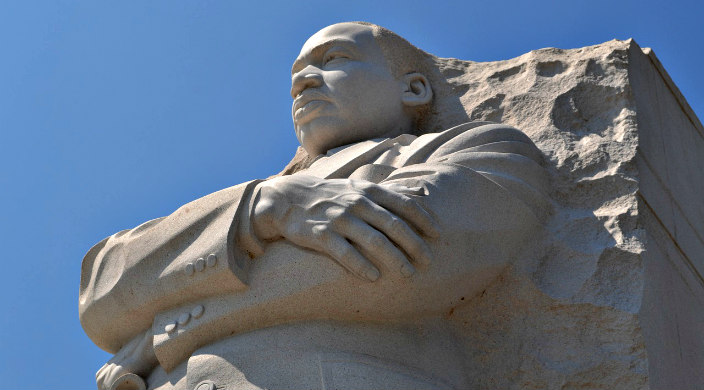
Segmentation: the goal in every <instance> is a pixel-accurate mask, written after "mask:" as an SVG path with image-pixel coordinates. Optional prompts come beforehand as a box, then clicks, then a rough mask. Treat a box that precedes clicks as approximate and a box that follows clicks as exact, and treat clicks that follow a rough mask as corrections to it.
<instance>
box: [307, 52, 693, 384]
mask: <svg viewBox="0 0 704 390" xmlns="http://www.w3.org/2000/svg"><path fill="white" fill-rule="evenodd" d="M437 63H438V65H439V66H440V68H441V69H442V73H443V75H444V76H445V77H447V79H448V82H449V84H448V85H447V86H446V87H444V88H440V91H439V93H438V95H439V98H440V99H446V100H447V101H448V103H447V104H441V105H440V106H439V108H438V112H437V113H436V117H437V118H438V120H437V121H436V122H435V123H436V125H437V126H436V127H437V128H432V129H430V131H436V130H438V129H442V128H446V127H449V126H452V125H453V124H456V123H461V122H464V121H466V120H467V119H468V118H469V119H470V120H489V121H495V122H501V123H506V124H510V125H513V126H515V127H517V128H519V129H521V130H522V131H524V132H526V133H527V134H528V135H529V136H530V137H531V138H532V139H533V141H534V142H535V143H536V144H537V145H538V146H539V147H540V149H541V150H542V151H543V153H544V154H545V156H546V159H547V163H548V164H547V166H548V167H549V169H550V170H551V173H552V184H553V187H552V188H553V192H552V194H551V195H552V199H553V201H554V206H555V213H554V215H553V217H552V219H551V221H550V222H549V232H550V233H551V234H548V236H547V237H546V244H545V245H544V247H543V251H542V252H541V253H538V254H536V256H535V257H534V259H533V260H531V259H527V261H526V262H525V263H523V266H522V267H520V269H513V270H512V272H509V273H507V275H505V276H504V277H502V278H500V279H499V280H497V281H496V283H495V284H494V285H493V286H492V287H491V288H488V289H486V291H484V292H482V293H481V294H480V295H478V296H475V297H465V299H464V300H463V301H461V302H457V306H456V307H455V309H454V310H452V311H451V312H448V313H447V315H448V316H449V317H451V318H454V322H455V324H456V325H457V327H458V332H459V333H460V334H464V335H466V343H467V346H468V348H469V350H470V351H473V353H472V354H471V356H470V361H471V363H469V364H468V367H470V368H468V370H470V371H471V372H472V374H471V375H470V377H471V378H473V380H474V385H475V386H476V388H478V389H493V388H507V389H524V388H536V389H537V388H539V389H613V388H618V389H647V388H652V389H699V388H702V387H704V370H702V367H703V366H704V353H703V352H702V351H704V338H702V337H701V334H702V331H704V312H703V311H702V310H701V307H702V306H703V305H704V279H703V278H702V274H704V255H703V254H704V238H703V237H704V222H703V221H704V202H703V201H702V197H701V194H702V193H704V170H702V167H704V127H702V124H701V122H700V121H699V120H698V119H697V117H696V115H695V114H694V112H693V111H692V110H691V108H690V107H689V105H688V104H687V102H686V101H685V99H684V97H683V96H682V95H681V94H680V92H679V90H678V89H677V87H676V86H675V85H674V83H673V82H672V80H671V79H670V78H669V76H668V75H667V73H666V71H665V70H664V68H663V67H662V65H661V64H660V62H659V61H658V59H657V57H655V55H654V54H653V52H652V51H651V50H650V49H647V48H646V49H641V48H640V47H639V46H638V45H637V44H636V43H635V42H634V41H633V40H627V41H618V40H614V41H610V42H606V43H603V44H600V45H595V46H590V47H584V48H579V49H571V50H562V49H555V48H546V49H541V50H535V51H532V52H530V53H527V54H524V55H522V56H520V57H517V58H514V59H510V60H506V61H496V62H487V63H478V62H471V61H462V60H457V59H437ZM457 96H459V97H460V101H461V106H462V107H463V109H461V110H458V105H457V104H452V99H451V98H450V97H457ZM299 152H300V151H299ZM300 160H301V154H300V153H298V154H297V157H296V158H294V160H293V162H294V163H296V162H297V161H300Z"/></svg>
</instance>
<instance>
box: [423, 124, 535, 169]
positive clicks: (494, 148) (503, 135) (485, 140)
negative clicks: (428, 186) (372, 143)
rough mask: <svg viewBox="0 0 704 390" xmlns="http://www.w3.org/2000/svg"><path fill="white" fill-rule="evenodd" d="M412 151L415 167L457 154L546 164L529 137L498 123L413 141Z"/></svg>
mask: <svg viewBox="0 0 704 390" xmlns="http://www.w3.org/2000/svg"><path fill="white" fill-rule="evenodd" d="M411 150H413V152H412V154H413V156H412V157H411V158H410V159H409V163H411V164H417V163H421V162H426V161H434V160H438V159H441V158H443V157H445V156H449V155H453V154H457V153H462V154H465V153H502V154H505V153H508V154H513V155H518V156H523V157H526V158H528V159H530V160H532V161H533V162H535V163H537V164H541V163H542V160H543V159H542V154H541V153H540V150H538V148H537V147H536V146H535V144H534V143H533V141H531V139H530V138H529V137H528V136H527V135H526V134H525V133H523V132H522V131H520V130H518V129H516V128H515V127H512V126H509V125H505V124H501V123H494V122H468V123H463V124H461V125H458V126H455V127H452V128H450V129H447V130H445V131H443V132H440V133H429V134H424V135H422V136H420V137H418V138H417V139H416V140H415V141H413V147H412V148H411ZM506 157H509V156H506Z"/></svg>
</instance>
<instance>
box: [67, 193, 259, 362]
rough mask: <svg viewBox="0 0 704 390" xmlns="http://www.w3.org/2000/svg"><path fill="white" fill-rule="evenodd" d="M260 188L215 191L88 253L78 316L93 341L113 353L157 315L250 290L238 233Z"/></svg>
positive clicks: (113, 236)
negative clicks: (250, 200)
mask: <svg viewBox="0 0 704 390" xmlns="http://www.w3.org/2000/svg"><path fill="white" fill-rule="evenodd" d="M256 184H257V182H249V183H244V184H241V185H237V186H234V187H230V188H227V189H224V190H222V191H218V192H215V193H213V194H210V195H208V196H205V197H203V198H200V199H197V200H195V201H193V202H191V203H188V204H186V205H184V206H182V207H180V208H179V209H178V210H176V211H175V212H174V213H173V214H171V215H169V216H167V217H163V218H158V219H155V220H152V221H149V222H146V223H144V224H142V225H140V226H138V227H136V228H134V229H131V230H125V231H122V232H119V233H117V234H114V235H112V236H110V237H108V238H106V239H104V240H102V241H101V242H99V243H98V244H96V245H95V246H94V247H93V248H91V249H90V251H88V253H87V254H86V256H85V257H84V258H83V263H82V266H81V284H80V291H79V316H80V320H81V324H82V325H83V328H84V330H85V332H86V334H88V336H89V337H90V338H91V340H93V342H95V343H96V345H98V346H99V347H100V348H102V349H104V350H106V351H108V352H112V353H116V352H117V351H118V350H119V349H120V348H121V346H123V345H124V344H126V343H127V342H128V341H129V340H130V339H131V338H133V337H135V336H136V335H137V334H139V333H140V332H143V331H144V330H145V329H148V328H150V327H151V326H152V322H153V320H154V317H155V316H156V315H157V314H158V313H159V312H162V311H164V310H167V309H169V308H172V307H174V306H179V305H183V304H184V303H187V302H191V301H197V300H200V299H203V298H205V297H209V296H214V295H220V294H227V293H232V292H236V291H241V290H244V289H246V282H247V270H248V266H249V256H248V254H247V253H246V252H245V251H244V250H242V249H241V246H240V245H238V243H237V242H236V240H237V237H236V236H235V230H236V229H237V221H238V220H239V219H240V216H239V214H240V213H241V211H240V209H243V208H244V207H243V205H246V203H247V202H248V197H249V196H250V194H251V191H252V188H253V187H254V186H255V185H256Z"/></svg>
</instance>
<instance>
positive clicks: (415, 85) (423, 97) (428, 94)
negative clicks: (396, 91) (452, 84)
mask: <svg viewBox="0 0 704 390" xmlns="http://www.w3.org/2000/svg"><path fill="white" fill-rule="evenodd" d="M432 100H433V89H432V88H431V87H430V82H428V79H427V78H425V76H423V75H422V74H421V73H409V74H407V75H405V76H403V94H402V95H401V101H402V102H403V104H404V105H406V106H409V107H414V106H422V105H425V104H428V103H430V102H431V101H432Z"/></svg>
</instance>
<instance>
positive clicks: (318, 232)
mask: <svg viewBox="0 0 704 390" xmlns="http://www.w3.org/2000/svg"><path fill="white" fill-rule="evenodd" d="M311 233H312V234H313V237H314V238H316V239H319V240H329V238H330V232H329V231H328V227H327V226H325V225H315V226H313V227H312V228H311Z"/></svg>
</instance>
